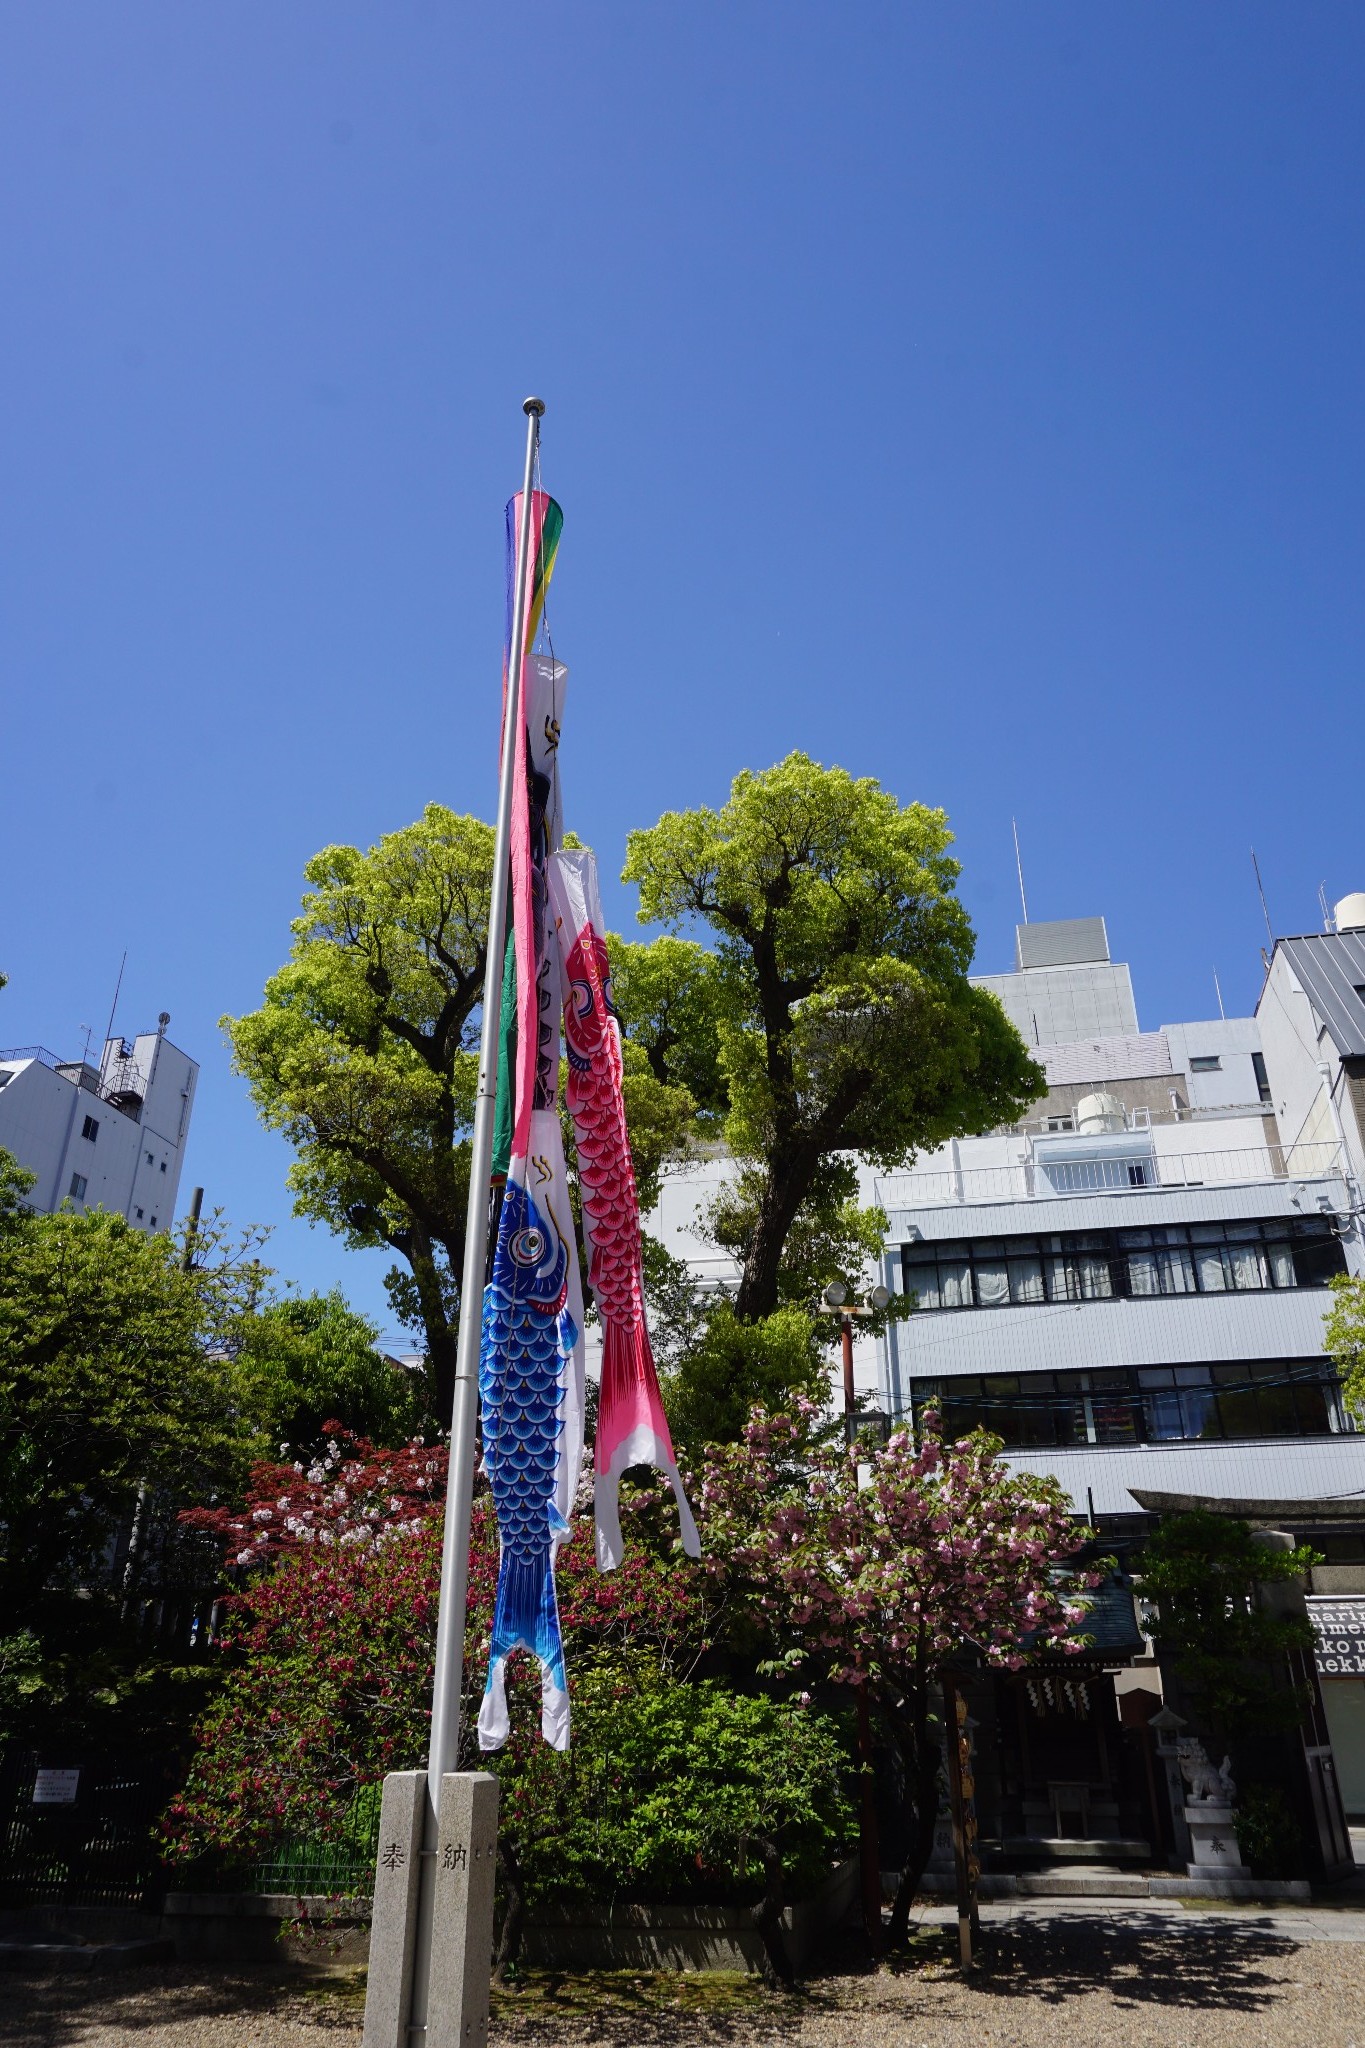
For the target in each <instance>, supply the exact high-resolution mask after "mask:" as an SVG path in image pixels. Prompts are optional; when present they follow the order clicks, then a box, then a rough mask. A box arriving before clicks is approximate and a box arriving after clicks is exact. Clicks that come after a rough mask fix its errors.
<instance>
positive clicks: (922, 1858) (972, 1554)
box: [700, 1402, 1102, 1940]
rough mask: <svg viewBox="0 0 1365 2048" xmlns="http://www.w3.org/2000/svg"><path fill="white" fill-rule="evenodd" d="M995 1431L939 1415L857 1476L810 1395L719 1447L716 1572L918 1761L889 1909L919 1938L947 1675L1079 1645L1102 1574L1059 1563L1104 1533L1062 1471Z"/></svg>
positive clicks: (709, 1545)
mask: <svg viewBox="0 0 1365 2048" xmlns="http://www.w3.org/2000/svg"><path fill="white" fill-rule="evenodd" d="M1000 1448H1001V1446H1000V1443H999V1440H998V1439H997V1438H994V1437H989V1436H986V1435H985V1434H984V1433H982V1432H979V1431H978V1432H976V1433H975V1434H973V1435H972V1436H969V1437H965V1438H963V1439H962V1440H961V1441H959V1442H956V1443H946V1442H944V1441H943V1440H942V1439H941V1437H940V1436H939V1435H938V1434H937V1428H936V1418H932V1417H931V1418H930V1422H929V1426H928V1427H927V1429H926V1432H925V1435H924V1440H923V1442H922V1443H921V1444H920V1445H919V1447H918V1448H917V1447H916V1445H915V1444H914V1442H913V1440H912V1438H911V1437H910V1435H909V1434H908V1433H907V1432H905V1431H898V1432H897V1433H896V1434H895V1435H893V1436H892V1437H891V1438H890V1440H889V1441H888V1442H887V1443H886V1444H885V1445H884V1446H881V1447H878V1448H875V1449H871V1450H867V1451H866V1452H865V1453H864V1456H865V1463H864V1464H863V1466H862V1478H861V1483H860V1478H859V1473H858V1470H857V1468H855V1467H854V1466H853V1465H851V1464H850V1461H849V1458H848V1454H847V1451H846V1449H845V1447H844V1445H843V1442H842V1440H840V1441H838V1442H836V1441H835V1440H833V1438H832V1437H831V1436H830V1434H829V1432H828V1431H827V1430H825V1429H822V1428H821V1426H820V1420H819V1414H818V1411H817V1410H816V1408H815V1407H814V1405H813V1404H811V1403H809V1402H802V1403H798V1404H797V1405H796V1406H795V1407H793V1408H792V1409H790V1410H788V1411H786V1412H783V1413H778V1414H772V1415H769V1414H765V1413H764V1412H763V1411H762V1410H761V1409H755V1411H754V1413H753V1415H752V1417H751V1419H750V1422H749V1424H748V1427H747V1428H746V1430H745V1432H744V1435H743V1437H742V1439H741V1441H740V1442H739V1443H737V1444H722V1445H714V1446H712V1447H710V1448H709V1450H708V1451H707V1454H706V1460H705V1470H704V1480H703V1484H702V1487H701V1492H700V1509H701V1520H702V1523H703V1530H704V1536H703V1542H704V1551H705V1558H706V1562H707V1566H708V1568H709V1569H710V1570H711V1571H712V1572H713V1573H715V1574H716V1575H717V1576H719V1577H721V1578H724V1579H725V1580H726V1581H727V1582H728V1586H729V1595H730V1598H731V1600H732V1601H738V1602H739V1603H740V1604H742V1605H743V1606H745V1607H747V1609H748V1611H749V1612H750V1614H751V1615H752V1616H753V1618H754V1619H755V1620H756V1621H757V1622H758V1623H759V1625H760V1627H761V1628H762V1630H763V1632H764V1634H765V1635H766V1636H767V1638H768V1639H769V1641H770V1643H771V1644H772V1645H773V1647H774V1648H775V1650H776V1652H777V1655H778V1659H779V1660H780V1663H781V1665H782V1666H784V1667H785V1668H786V1669H787V1670H788V1672H789V1673H790V1674H791V1675H792V1676H793V1677H797V1676H799V1674H800V1673H801V1672H802V1671H803V1670H806V1671H809V1672H810V1673H811V1675H812V1676H813V1677H817V1678H819V1679H821V1680H823V1681H825V1682H833V1683H836V1684H839V1685H843V1686H848V1687H853V1688H856V1687H866V1688H867V1689H868V1694H869V1696H870V1699H871V1702H872V1704H873V1706H874V1710H875V1712H876V1714H877V1717H878V1719H879V1721H880V1723H881V1725H882V1726H883V1728H884V1729H885V1731H886V1733H887V1735H888V1736H889V1738H890V1739H891V1740H892V1741H893V1742H894V1744H895V1746H896V1748H897V1750H898V1752H899V1754H900V1757H901V1760H902V1764H903V1766H904V1771H905V1779H906V1785H907V1789H908V1795H909V1800H910V1804H911V1808H912V1811H913V1814H914V1836H913V1840H912V1846H911V1849H910V1852H909V1854H908V1855H907V1857H906V1861H905V1867H904V1869H903V1871H902V1874H901V1880H900V1885H899V1888H898V1890H897V1894H896V1900H895V1904H894V1907H893V1909H892V1921H891V1935H892V1938H893V1939H902V1940H903V1939H904V1937H905V1934H906V1930H907V1925H908V1918H909V1910H910V1903H911V1900H912V1899H913V1897H914V1892H915V1888H916V1886H917V1884H918V1882H919V1879H920V1876H921V1874H922V1872H923V1869H924V1866H925V1864H926V1863H927V1861H928V1858H929V1851H930V1848H931V1846H932V1843H933V1832H934V1821H935V1817H936V1814H937V1811H938V1801H939V1772H940V1765H941V1757H942V1734H941V1729H940V1726H939V1721H938V1717H937V1715H936V1713H935V1711H934V1708H935V1696H936V1689H937V1686H938V1684H939V1682H940V1681H941V1680H942V1678H943V1677H944V1676H945V1674H947V1673H949V1672H950V1671H952V1670H953V1669H954V1668H957V1669H961V1668H962V1666H963V1665H964V1664H965V1663H967V1662H969V1661H974V1659H975V1658H977V1657H979V1658H980V1659H982V1660H984V1662H985V1663H986V1664H988V1665H994V1666H996V1667H998V1668H1003V1669H1006V1670H1017V1669H1019V1668H1020V1667H1021V1666H1022V1665H1024V1664H1025V1663H1026V1662H1027V1661H1028V1660H1029V1659H1030V1658H1031V1657H1035V1656H1037V1655H1039V1654H1041V1653H1042V1652H1044V1651H1048V1650H1051V1651H1053V1652H1056V1651H1059V1650H1060V1651H1063V1652H1065V1651H1074V1650H1077V1649H1079V1648H1080V1647H1081V1645H1080V1643H1079V1641H1077V1639H1076V1637H1075V1635H1074V1633H1073V1632H1074V1631H1075V1630H1076V1629H1077V1628H1078V1627H1079V1626H1080V1624H1081V1623H1082V1622H1083V1621H1084V1617H1085V1605H1084V1601H1083V1599H1078V1598H1077V1597H1076V1594H1077V1592H1078V1590H1079V1589H1081V1588H1083V1587H1085V1586H1088V1585H1094V1584H1096V1583H1098V1581H1099V1579H1100V1577H1101V1576H1102V1574H1101V1573H1099V1572H1095V1571H1084V1570H1080V1569H1078V1568H1074V1567H1072V1568H1068V1569H1067V1570H1065V1571H1062V1570H1060V1569H1059V1567H1060V1566H1061V1564H1062V1561H1064V1560H1066V1559H1068V1558H1071V1557H1073V1556H1074V1554H1075V1552H1076V1551H1077V1548H1078V1546H1079V1545H1080V1543H1081V1542H1082V1540H1083V1539H1084V1537H1086V1536H1087V1535H1088V1534H1089V1532H1088V1531H1085V1530H1079V1529H1078V1528H1077V1527H1076V1525H1075V1524H1074V1522H1073V1521H1072V1519H1071V1515H1070V1510H1069V1507H1068V1503H1067V1500H1066V1497H1065V1495H1064V1494H1063V1492H1062V1490H1061V1488H1060V1486H1059V1485H1058V1484H1057V1482H1056V1481H1055V1480H1052V1479H1041V1478H1037V1477H1034V1476H1033V1475H1031V1474H1027V1473H1017V1472H1012V1471H1011V1470H1010V1468H1009V1467H1008V1466H1007V1465H1006V1464H1005V1463H1004V1461H1003V1459H1002V1458H1001V1456H1000Z"/></svg>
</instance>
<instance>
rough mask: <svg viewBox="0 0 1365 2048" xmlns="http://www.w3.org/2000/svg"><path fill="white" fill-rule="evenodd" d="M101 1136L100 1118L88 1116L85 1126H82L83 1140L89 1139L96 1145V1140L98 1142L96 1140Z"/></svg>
mask: <svg viewBox="0 0 1365 2048" xmlns="http://www.w3.org/2000/svg"><path fill="white" fill-rule="evenodd" d="M99 1134H100V1120H99V1118H98V1117H97V1116H88V1117H87V1118H86V1119H85V1122H84V1123H83V1124H82V1125H81V1136H82V1137H83V1138H88V1139H89V1140H90V1142H91V1144H92V1145H93V1144H94V1142H95V1140H96V1138H98V1136H99Z"/></svg>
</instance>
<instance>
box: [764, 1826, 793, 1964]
mask: <svg viewBox="0 0 1365 2048" xmlns="http://www.w3.org/2000/svg"><path fill="white" fill-rule="evenodd" d="M754 1847H755V1848H756V1849H757V1850H758V1853H759V1855H760V1856H761V1857H762V1858H763V1896H762V1898H761V1899H760V1900H759V1902H758V1904H757V1905H756V1906H755V1907H754V1913H753V1918H754V1926H755V1927H756V1928H757V1929H758V1936H759V1940H760V1941H761V1942H762V1943H763V1981H764V1983H765V1984H766V1985H767V1987H768V1989H769V1990H770V1991H790V1990H791V1989H792V1987H793V1985H794V1984H795V1982H796V1977H795V1973H794V1972H793V1970H792V1966H791V1958H790V1957H789V1956H788V1954H787V1944H786V1942H785V1941H784V1940H783V1938H782V1852H781V1851H780V1849H779V1848H778V1846H777V1844H776V1842H775V1841H774V1840H773V1838H772V1836H771V1835H760V1836H759V1837H758V1838H757V1839H756V1841H755V1843H754Z"/></svg>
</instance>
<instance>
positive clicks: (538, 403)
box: [521, 398, 545, 420]
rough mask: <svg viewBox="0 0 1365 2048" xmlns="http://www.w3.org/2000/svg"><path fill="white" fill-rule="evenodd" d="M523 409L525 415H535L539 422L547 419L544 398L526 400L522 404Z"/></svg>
mask: <svg viewBox="0 0 1365 2048" xmlns="http://www.w3.org/2000/svg"><path fill="white" fill-rule="evenodd" d="M521 409H522V411H523V412H524V413H534V414H535V416H536V418H537V419H538V420H539V419H543V418H544V417H545V400H544V399H543V398H524V399H523V400H522V403H521Z"/></svg>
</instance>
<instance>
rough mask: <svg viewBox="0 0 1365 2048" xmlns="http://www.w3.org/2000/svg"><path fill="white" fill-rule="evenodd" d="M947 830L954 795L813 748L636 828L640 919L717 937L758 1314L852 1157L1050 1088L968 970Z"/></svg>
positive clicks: (672, 1057)
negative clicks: (825, 759)
mask: <svg viewBox="0 0 1365 2048" xmlns="http://www.w3.org/2000/svg"><path fill="white" fill-rule="evenodd" d="M950 843H951V834H950V833H949V830H948V826H947V821H946V819H945V817H944V814H943V813H942V811H937V810H931V809H929V808H927V807H926V806H925V805H923V804H909V805H905V806H902V805H901V804H900V803H899V802H898V801H897V800H896V798H895V797H894V796H893V795H892V794H891V793H890V792H889V791H887V790H884V789H882V787H881V786H880V784H878V783H877V782H875V781H874V780H872V778H870V777H864V778H862V779H858V780H855V779H854V777H852V776H851V775H849V774H847V773H846V772H845V771H844V770H843V769H840V768H822V767H821V766H819V764H818V763H816V762H814V761H812V760H810V759H809V758H808V757H807V756H806V755H804V754H799V753H798V754H791V755H789V756H788V757H787V759H786V760H785V761H782V762H779V763H778V765H777V766H776V767H774V768H769V769H766V770H765V771H763V772H762V773H761V774H753V773H750V772H748V771H746V772H745V773H743V774H741V775H739V776H737V777H736V778H735V781H734V784H733V785H732V788H731V792H730V798H729V801H728V802H727V803H726V804H725V805H723V806H722V808H721V809H720V810H712V809H710V808H709V807H703V808H701V809H698V810H694V811H681V812H677V811H675V812H669V813H667V814H666V815H665V816H664V817H662V818H661V819H660V820H659V822H658V824H657V825H655V826H653V827H652V828H651V829H650V830H649V831H644V832H632V833H631V834H630V836H629V839H628V842H627V858H626V866H625V871H624V876H625V879H626V880H627V881H633V882H635V883H637V884H638V886H639V890H640V911H639V915H640V918H641V921H642V922H659V923H661V924H663V925H664V926H665V927H666V928H667V929H668V931H669V932H670V933H673V934H677V933H679V932H681V931H683V930H684V929H685V928H686V929H692V928H696V927H701V928H703V929H705V930H706V931H708V932H709V934H710V935H711V937H712V939H713V941H714V949H715V964H714V966H713V967H712V968H710V969H708V970H707V973H706V975H705V977H704V979H703V978H702V977H701V976H700V974H699V973H698V974H697V976H696V982H695V992H696V995H697V999H698V1001H699V1002H700V1001H702V1000H705V1001H706V1003H707V1004H708V1006H709V1012H710V1021H709V1030H710V1032H711V1034H712V1035H713V1037H714V1043H715V1047H716V1058H717V1064H718V1070H719V1074H720V1077H721V1079H722V1081H723V1084H724V1099H725V1111H724V1119H723V1129H724V1136H725V1140H726V1143H727V1145H728V1146H729V1149H730V1150H731V1152H732V1153H733V1154H734V1155H735V1156H736V1157H737V1158H738V1159H740V1160H742V1161H743V1162H744V1163H745V1165H746V1166H747V1167H749V1168H750V1169H751V1172H752V1176H753V1179H752V1183H751V1185H752V1222H751V1226H750V1227H749V1229H748V1232H747V1241H746V1243H745V1245H744V1258H743V1272H742V1277H741V1279H740V1283H739V1288H738V1292H737V1294H736V1298H735V1311H736V1314H737V1315H738V1316H739V1318H740V1320H741V1321H743V1322H749V1321H753V1320H755V1319H757V1318H759V1317H762V1316H767V1315H771V1314H772V1313H773V1311H774V1310H775V1309H776V1308H777V1307H778V1305H779V1303H780V1301H781V1299H782V1285H783V1276H782V1268H783V1258H784V1255H785V1252H786V1247H787V1243H788V1239H789V1236H790V1233H791V1231H792V1228H793V1225H794V1224H795V1223H796V1220H797V1217H798V1215H799V1213H800V1211H801V1208H802V1205H803V1203H806V1202H807V1201H808V1200H809V1199H810V1198H811V1196H812V1195H813V1194H814V1193H815V1192H816V1190H817V1186H818V1182H819V1178H820V1174H821V1171H822V1169H823V1168H825V1167H826V1166H827V1164H828V1163H829V1162H830V1161H831V1160H833V1159H834V1158H836V1157H837V1155H839V1154H841V1153H848V1152H855V1153H860V1154H862V1155H863V1156H864V1157H866V1158H868V1159H870V1160H872V1161H874V1162H875V1163H877V1164H879V1165H881V1166H884V1167H887V1168H890V1167H894V1166H896V1165H900V1164H903V1163H904V1162H905V1161H906V1160H908V1159H909V1158H911V1157H912V1156H913V1155H914V1154H915V1152H917V1151H919V1150H921V1149H923V1148H926V1147H930V1146H935V1145H938V1144H941V1143H942V1142H943V1141H944V1140H945V1139H947V1138H950V1137H953V1136H955V1135H958V1134H961V1133H964V1132H971V1131H980V1130H986V1129H989V1128H990V1127H991V1126H992V1125H994V1124H997V1123H1001V1122H1004V1121H1011V1122H1012V1121H1014V1120H1015V1119H1016V1118H1017V1117H1018V1115H1019V1114H1020V1113H1021V1111H1022V1110H1023V1109H1024V1107H1025V1106H1026V1105H1027V1104H1028V1103H1029V1102H1031V1101H1033V1100H1034V1099H1036V1097H1037V1096H1038V1095H1039V1094H1041V1093H1042V1091H1043V1087H1044V1076H1043V1073H1042V1070H1041V1069H1040V1068H1039V1067H1038V1066H1037V1064H1036V1063H1035V1062H1034V1061H1033V1060H1031V1059H1030V1058H1029V1056H1028V1053H1027V1050H1026V1049H1025V1046H1024V1044H1023V1041H1022V1040H1021V1039H1020V1037H1019V1035H1018V1033H1017V1032H1016V1031H1015V1030H1014V1028H1013V1026H1012V1025H1011V1024H1010V1023H1009V1022H1008V1020H1007V1019H1006V1017H1005V1015H1004V1012H1003V1011H1002V1009H1001V1007H1000V1005H999V1003H998V1002H997V1001H996V1000H995V998H994V997H993V996H991V995H989V994H987V993H986V992H985V991H983V990H980V989H975V988H973V987H972V986H971V984H970V982H969V980H968V969H969V968H970V966H971V960H972V952H973V945H974V941H973V936H972V929H971V925H970V923H969V921H968V918H967V913H966V911H965V910H964V909H963V907H962V905H961V904H960V903H959V902H958V900H957V897H956V896H955V894H954V885H955V883H956V880H957V875H958V864H957V862H956V861H955V860H953V859H952V858H951V856H950V855H949V853H948V847H949V845H950ZM689 1044H690V1041H689ZM683 1056H684V1051H683V1041H682V1040H681V1039H677V1040H675V1041H674V1043H673V1044H672V1045H661V1047H660V1050H659V1059H660V1063H661V1065H662V1066H663V1069H664V1071H665V1072H670V1071H673V1068H672V1066H671V1062H673V1061H676V1060H680V1059H681V1058H682V1057H683Z"/></svg>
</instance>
